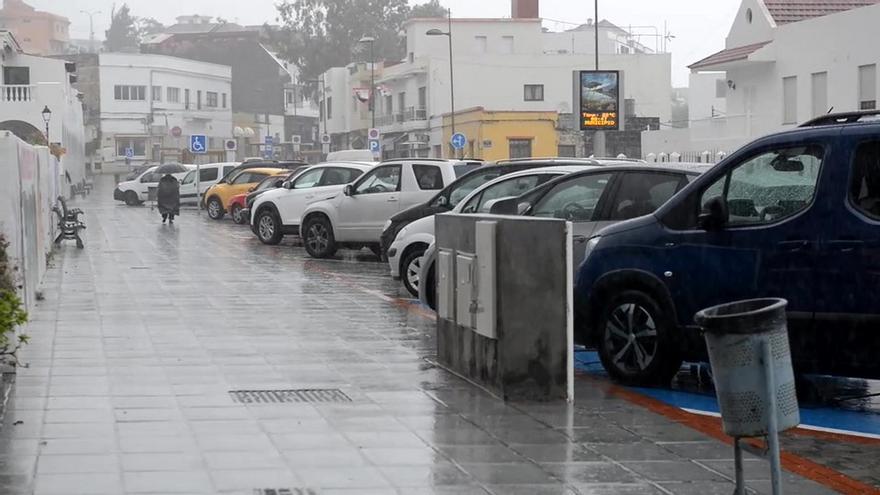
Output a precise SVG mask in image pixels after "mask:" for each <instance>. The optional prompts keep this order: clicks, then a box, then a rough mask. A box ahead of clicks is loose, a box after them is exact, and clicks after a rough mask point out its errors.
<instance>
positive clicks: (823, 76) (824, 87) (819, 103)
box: [810, 72, 828, 116]
mask: <svg viewBox="0 0 880 495" xmlns="http://www.w3.org/2000/svg"><path fill="white" fill-rule="evenodd" d="M811 79H812V81H811V83H812V85H811V88H810V90H811V92H812V94H811V95H810V96H811V98H810V100H811V102H812V109H811V110H812V112H813V115H814V116H817V115H823V114H825V113H827V112H828V73H827V72H816V73H815V74H813V75H812V76H811Z"/></svg>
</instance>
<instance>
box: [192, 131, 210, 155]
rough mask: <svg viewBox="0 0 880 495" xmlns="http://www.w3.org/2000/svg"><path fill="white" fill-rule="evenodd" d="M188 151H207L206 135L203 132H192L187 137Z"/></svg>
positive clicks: (201, 152) (198, 152) (200, 152)
mask: <svg viewBox="0 0 880 495" xmlns="http://www.w3.org/2000/svg"><path fill="white" fill-rule="evenodd" d="M189 151H190V152H191V153H195V154H198V155H201V154H204V153H207V152H208V137H207V136H205V135H204V134H193V135H192V136H190V137H189Z"/></svg>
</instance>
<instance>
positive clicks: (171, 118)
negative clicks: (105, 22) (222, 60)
mask: <svg viewBox="0 0 880 495" xmlns="http://www.w3.org/2000/svg"><path fill="white" fill-rule="evenodd" d="M98 65H99V72H100V74H99V81H100V82H99V91H100V132H101V148H102V153H103V158H104V160H105V161H116V162H124V160H125V157H126V150H131V153H133V155H134V156H133V161H144V160H150V161H157V162H158V161H160V160H161V159H162V157H163V156H171V157H174V158H169V160H170V159H176V156H175V155H176V153H177V150H180V149H187V148H188V147H189V144H188V143H189V136H191V135H193V134H204V135H207V136H208V151H209V154H216V155H217V156H214V157H210V156H209V157H206V158H207V159H210V158H215V159H224V157H225V152H224V148H223V145H224V140H225V139H228V138H231V137H232V135H233V133H232V129H233V125H232V107H231V94H232V73H231V72H232V71H231V69H230V67H228V66H225V65H216V64H211V63H207V62H198V61H195V60H190V59H183V58H177V57H169V56H165V55H152V54H136V53H102V54H100V55H99V57H98Z"/></svg>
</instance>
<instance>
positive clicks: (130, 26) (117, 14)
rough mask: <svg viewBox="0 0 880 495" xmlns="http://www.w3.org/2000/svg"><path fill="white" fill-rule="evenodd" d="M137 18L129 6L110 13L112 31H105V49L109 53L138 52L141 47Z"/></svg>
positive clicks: (125, 5)
mask: <svg viewBox="0 0 880 495" xmlns="http://www.w3.org/2000/svg"><path fill="white" fill-rule="evenodd" d="M136 22H137V18H136V17H134V16H132V15H131V11H130V10H129V8H128V5H127V4H122V7H120V8H119V10H114V11H113V12H111V13H110V29H108V30H107V31H104V36H105V40H104V48H105V49H106V50H107V51H108V52H120V51H125V50H132V49H134V50H136V49H137V48H138V45H139V39H138V28H137V24H136Z"/></svg>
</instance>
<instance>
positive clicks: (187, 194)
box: [180, 162, 238, 205]
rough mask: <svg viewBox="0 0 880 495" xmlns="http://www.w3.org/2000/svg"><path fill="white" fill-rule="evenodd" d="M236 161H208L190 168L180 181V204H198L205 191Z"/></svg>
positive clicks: (224, 174)
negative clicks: (197, 187)
mask: <svg viewBox="0 0 880 495" xmlns="http://www.w3.org/2000/svg"><path fill="white" fill-rule="evenodd" d="M237 166H238V163H232V162H227V163H208V164H205V165H199V166H198V167H197V170H191V171H190V172H189V173H188V174H186V175H185V176H184V177H183V180H182V181H180V204H192V205H194V204H198V203H199V201H200V200H201V198H202V196H204V195H205V191H207V190H208V188H210V187H211V186H213V185H214V184H216V183H217V181H219V180H220V179H222V178H223V177H225V176H226V174H228V173H229V172H230V171H231V170H232V169H234V168H235V167H237ZM196 174H198V177H199V180H198V186H199V190H198V192H196Z"/></svg>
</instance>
